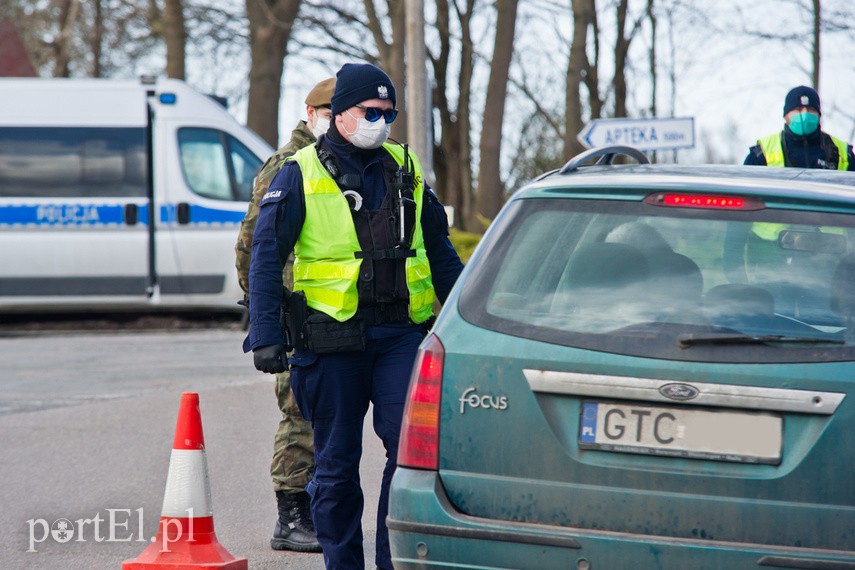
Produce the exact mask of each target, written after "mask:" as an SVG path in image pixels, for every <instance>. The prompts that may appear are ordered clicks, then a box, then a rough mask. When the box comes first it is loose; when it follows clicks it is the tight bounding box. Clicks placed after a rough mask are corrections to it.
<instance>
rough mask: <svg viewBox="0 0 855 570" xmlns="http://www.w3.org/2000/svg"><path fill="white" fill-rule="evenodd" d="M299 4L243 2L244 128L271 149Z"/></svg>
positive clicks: (271, 0) (289, 1)
mask: <svg viewBox="0 0 855 570" xmlns="http://www.w3.org/2000/svg"><path fill="white" fill-rule="evenodd" d="M299 9H300V0H246V15H247V18H248V19H249V45H250V54H251V57H252V64H251V67H250V70H249V99H248V107H247V114H246V124H247V126H248V127H249V128H251V129H253V130H254V131H255V132H256V133H258V134H259V135H260V136H261V138H263V139H264V140H266V141H267V142H268V143H270V145H271V146H278V144H279V98H280V95H281V92H282V66H283V64H284V60H285V56H286V55H287V53H288V39H289V38H290V37H291V30H292V28H293V25H294V20H295V18H296V17H297V12H298V11H299Z"/></svg>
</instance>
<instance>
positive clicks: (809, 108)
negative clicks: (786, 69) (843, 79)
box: [745, 85, 855, 170]
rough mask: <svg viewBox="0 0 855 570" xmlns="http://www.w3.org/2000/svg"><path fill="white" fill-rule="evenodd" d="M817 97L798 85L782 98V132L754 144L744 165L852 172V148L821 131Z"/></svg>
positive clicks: (853, 161) (854, 162) (853, 160)
mask: <svg viewBox="0 0 855 570" xmlns="http://www.w3.org/2000/svg"><path fill="white" fill-rule="evenodd" d="M821 115H822V108H821V107H820V102H819V95H818V94H817V92H816V91H815V90H813V89H811V88H810V87H806V86H804V85H800V86H799V87H794V88H793V89H791V90H790V92H789V93H787V97H786V98H785V99H784V130H783V131H781V132H778V133H773V134H771V135H768V136H766V137H763V138H762V139H759V140H758V141H757V144H756V145H755V146H752V147H751V150H750V151H749V153H748V156H747V157H746V158H745V164H748V165H757V166H792V167H796V168H826V169H830V170H855V156H853V154H852V145H849V144H847V143H846V142H845V141H842V140H840V139H838V138H836V137H833V136H831V135H829V134H828V133H825V132H823V131H822V129H821V128H820V125H819V118H820V116H821Z"/></svg>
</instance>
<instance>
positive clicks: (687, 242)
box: [460, 198, 855, 362]
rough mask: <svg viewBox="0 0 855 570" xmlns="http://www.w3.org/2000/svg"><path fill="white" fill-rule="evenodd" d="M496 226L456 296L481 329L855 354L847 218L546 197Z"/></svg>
mask: <svg viewBox="0 0 855 570" xmlns="http://www.w3.org/2000/svg"><path fill="white" fill-rule="evenodd" d="M497 224H499V225H500V226H501V227H497V228H495V231H492V232H491V233H490V236H489V238H488V240H487V242H486V243H485V244H484V246H485V247H484V248H482V250H481V251H482V252H483V254H482V255H480V256H479V257H481V258H482V259H480V260H476V263H475V264H474V266H473V268H472V272H470V274H469V276H468V277H467V281H466V284H465V285H464V289H463V292H462V298H461V303H460V310H461V313H462V314H463V316H464V318H465V319H466V320H468V321H470V322H472V323H474V324H477V325H479V326H483V327H486V328H490V329H493V330H496V331H499V332H505V333H508V334H511V335H515V336H521V337H526V338H533V339H537V340H542V341H545V342H551V343H556V344H562V345H566V346H576V347H580V348H587V349H592V350H598V351H605V352H612V353H620V354H627V355H636V356H648V357H655V358H665V359H677V360H696V361H722V362H794V361H798V362H801V361H828V360H850V359H852V358H853V356H855V352H854V351H853V346H855V332H851V333H850V330H849V329H850V327H848V326H847V323H848V321H849V320H851V319H852V318H853V317H855V301H853V300H852V297H853V296H852V294H851V290H852V287H853V285H855V241H853V240H855V229H853V228H855V218H853V217H852V216H847V215H843V214H830V213H824V212H816V211H801V210H773V209H758V210H741V211H731V210H707V209H698V208H665V207H661V206H656V205H651V204H646V203H642V202H626V201H612V200H580V199H555V198H544V199H524V200H518V201H516V202H515V203H513V204H512V205H510V207H509V209H508V210H507V212H506V215H504V216H503V217H502V218H501V219H500V220H499V221H497Z"/></svg>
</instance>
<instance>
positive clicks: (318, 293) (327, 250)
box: [289, 143, 436, 323]
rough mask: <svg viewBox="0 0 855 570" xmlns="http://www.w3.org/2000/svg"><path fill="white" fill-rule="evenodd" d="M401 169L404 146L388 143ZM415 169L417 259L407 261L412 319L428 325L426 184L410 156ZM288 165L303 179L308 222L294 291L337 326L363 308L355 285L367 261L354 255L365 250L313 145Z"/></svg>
mask: <svg viewBox="0 0 855 570" xmlns="http://www.w3.org/2000/svg"><path fill="white" fill-rule="evenodd" d="M383 148H385V149H386V151H387V152H389V154H390V155H392V157H393V158H394V159H395V161H396V162H397V163H398V164H403V162H404V150H403V148H402V147H401V146H400V145H392V144H388V143H386V144H384V145H383ZM409 158H410V160H411V161H412V162H413V166H414V168H415V180H416V188H415V191H414V192H413V194H414V196H413V198H414V200H415V202H416V220H415V228H414V231H413V243H412V244H411V247H412V249H414V250H415V252H416V255H415V257H408V258H406V260H405V271H406V279H407V290H408V291H409V296H410V302H409V313H410V319H411V320H412V321H413V322H415V323H421V322H424V321H426V320H427V319H429V318H430V317H431V315H432V314H433V303H434V300H435V299H436V293H435V292H434V289H433V280H432V278H431V273H430V264H429V263H428V259H427V252H426V251H425V246H424V235H423V234H422V225H421V212H422V204H423V196H424V182H423V178H422V171H421V166H420V165H419V163H418V161H417V160H415V157H414V155H413V154H412V153H410V155H409ZM289 160H295V161H297V164H298V165H299V166H300V172H301V173H302V176H303V193H304V195H305V197H306V219H305V221H304V222H303V229H302V231H301V232H300V236H299V237H298V238H297V243H296V245H295V246H294V256H295V260H294V290H295V291H303V292H304V293H305V295H306V302H307V304H308V305H309V307H311V308H313V309H315V310H317V311H321V312H323V313H325V314H327V315H329V316H331V317H333V318H334V319H336V320H337V321H339V322H344V321H346V320H347V319H349V318H351V317H353V316H354V315H355V314H356V309H357V307H358V304H359V292H358V289H357V284H358V280H359V269H360V266H361V265H362V262H363V259H358V258H356V256H355V255H354V254H355V253H356V252H359V251H362V248H361V246H360V245H359V239H358V237H357V235H356V227H355V226H354V223H353V216H352V215H351V212H350V206H349V204H348V201H347V198H345V196H344V194H342V192H341V189H340V188H339V187H338V185H337V184H336V182H335V180H333V178H332V176H331V175H330V173H329V172H328V171H327V169H326V168H324V166H323V165H322V164H321V162H320V160H319V159H318V154H317V151H316V149H315V145H310V146H307V147H305V148H303V149H301V150H299V151H298V152H297V153H296V154H294V155H293V156H292V157H290V158H289Z"/></svg>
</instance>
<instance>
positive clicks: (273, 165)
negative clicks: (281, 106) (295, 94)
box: [235, 77, 335, 552]
mask: <svg viewBox="0 0 855 570" xmlns="http://www.w3.org/2000/svg"><path fill="white" fill-rule="evenodd" d="M334 89H335V78H334V77H330V78H328V79H324V80H323V81H321V82H320V83H318V84H317V85H315V86H314V87H313V88H312V90H311V91H309V94H308V95H307V96H306V117H307V120H305V121H302V120H301V121H300V122H298V123H297V126H296V127H295V128H294V130H293V131H292V132H291V140H290V141H288V143H286V144H285V146H283V147H282V148H280V149H279V150H277V151H276V152H275V153H274V154H273V156H271V157H270V158H269V159H267V162H265V163H264V166H262V167H261V171H260V172H259V174H258V176H257V177H256V178H255V185H254V187H253V189H252V200H251V201H250V203H249V208H248V210H247V213H246V216H245V217H244V219H243V221H242V222H241V226H240V233H239V234H238V240H237V244H236V245H235V260H236V261H235V266H236V267H237V272H238V282H239V283H240V286H241V288H242V289H243V291H244V294H245V295H248V294H249V266H250V259H251V253H252V236H253V234H254V232H255V226H256V224H257V221H258V203H259V202H260V201H261V198H262V196H264V195H265V194H266V193H267V190H268V188H269V187H270V182H271V181H272V180H273V178H274V177H275V176H276V174H277V173H278V172H279V169H280V168H282V165H283V164H284V163H285V159H286V158H287V157H289V156H291V155H293V154H294V153H295V152H297V151H298V150H300V149H301V148H303V147H305V146H308V145H310V144H312V143H314V142H315V141H316V140H317V139H316V137H320V136H321V135H322V134H323V133H325V132H327V129H329V126H330V119H331V114H330V113H331V111H330V106H331V103H330V100H331V99H332V94H333V90H334ZM282 283H283V284H284V285H285V286H286V287H289V288H291V287H292V283H293V275H292V264H291V263H290V260H289V263H286V264H285V268H284V271H283V272H282ZM275 390H276V399H277V401H278V402H279V409H280V410H281V411H282V419H281V420H280V421H279V429H278V430H277V432H276V438H275V439H274V442H273V461H272V462H271V464H270V476H271V477H272V479H273V491H274V492H275V493H276V505H277V509H278V512H279V516H278V518H277V520H276V526H275V528H274V530H273V538H271V539H270V547H271V548H273V549H274V550H296V551H298V552H320V551H321V545H320V544H319V543H318V538H317V536H316V534H315V527H314V525H313V523H312V518H311V515H310V511H309V495H308V493H306V485H308V483H309V479H311V477H312V470H313V469H314V467H315V461H314V455H313V454H314V446H313V443H312V426H311V424H309V422H307V421H306V420H304V419H303V416H302V415H301V414H300V409H299V408H298V407H297V402H296V400H295V399H294V393H293V392H292V391H291V379H290V374H289V373H288V371H287V370H286V371H284V372H281V373H279V374H277V375H276V389H275Z"/></svg>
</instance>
